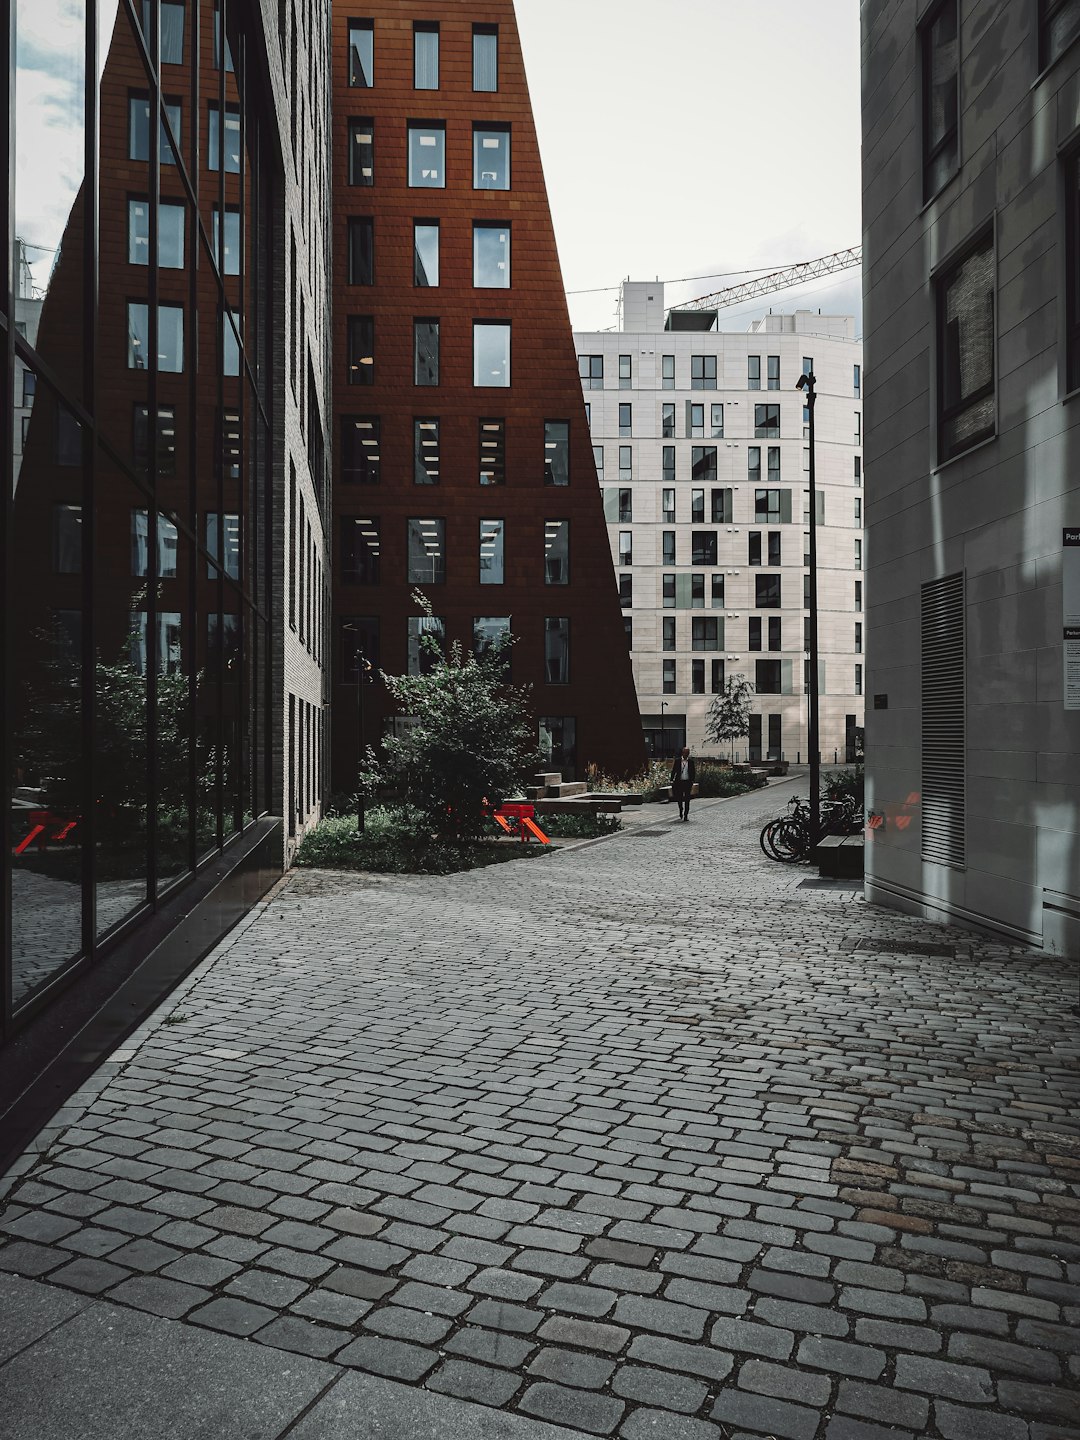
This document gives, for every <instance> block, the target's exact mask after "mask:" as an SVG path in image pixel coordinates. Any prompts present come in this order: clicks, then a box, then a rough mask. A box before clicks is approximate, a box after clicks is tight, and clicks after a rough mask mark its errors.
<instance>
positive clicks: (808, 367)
mask: <svg viewBox="0 0 1080 1440" xmlns="http://www.w3.org/2000/svg"><path fill="white" fill-rule="evenodd" d="M802 373H803V374H804V375H813V373H814V357H813V356H812V355H804V356H803V357H802Z"/></svg>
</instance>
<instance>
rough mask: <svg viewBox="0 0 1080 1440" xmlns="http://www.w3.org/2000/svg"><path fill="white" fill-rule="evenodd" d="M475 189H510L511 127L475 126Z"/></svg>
mask: <svg viewBox="0 0 1080 1440" xmlns="http://www.w3.org/2000/svg"><path fill="white" fill-rule="evenodd" d="M473 189H474V190H509V189H510V127H509V126H508V125H486V126H485V125H475V126H473Z"/></svg>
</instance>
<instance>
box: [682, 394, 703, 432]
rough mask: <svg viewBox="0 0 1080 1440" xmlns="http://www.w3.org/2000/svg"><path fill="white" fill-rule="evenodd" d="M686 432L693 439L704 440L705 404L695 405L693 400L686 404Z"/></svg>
mask: <svg viewBox="0 0 1080 1440" xmlns="http://www.w3.org/2000/svg"><path fill="white" fill-rule="evenodd" d="M686 434H687V437H688V438H689V439H691V440H703V439H704V438H705V406H704V405H695V404H693V402H692V401H687V404H686Z"/></svg>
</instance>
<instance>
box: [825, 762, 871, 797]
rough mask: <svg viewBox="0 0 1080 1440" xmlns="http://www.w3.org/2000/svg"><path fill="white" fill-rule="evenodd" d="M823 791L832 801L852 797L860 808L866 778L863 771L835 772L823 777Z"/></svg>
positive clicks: (856, 769) (857, 769)
mask: <svg viewBox="0 0 1080 1440" xmlns="http://www.w3.org/2000/svg"><path fill="white" fill-rule="evenodd" d="M821 789H822V793H823V794H824V795H827V796H828V797H829V799H830V800H841V799H843V797H844V796H845V795H850V796H851V798H852V799H853V800H854V801H855V803H856V804H857V805H859V806H860V807H861V806H862V803H863V796H864V793H865V776H864V773H863V771H862V770H861V769H859V768H855V769H850V770H833V771H830V772H828V773H826V774H825V775H823V776H822V777H821Z"/></svg>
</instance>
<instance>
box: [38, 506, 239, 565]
mask: <svg viewBox="0 0 1080 1440" xmlns="http://www.w3.org/2000/svg"><path fill="white" fill-rule="evenodd" d="M72 508H74V507H71V506H54V507H53V515H54V518H55V515H56V511H57V510H60V509H72ZM214 519H215V521H216V519H217V517H216V516H214ZM176 545H177V536H176V526H175V525H174V524H173V523H172V521H171V520H166V519H165V517H164V515H160V514H159V515H158V517H157V566H158V570H157V573H158V578H159V579H161V580H175V579H176ZM149 563H150V515H149V512H148V511H146V510H132V512H131V573H132V575H147V574H149V570H148V568H147V567H148V565H149Z"/></svg>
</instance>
